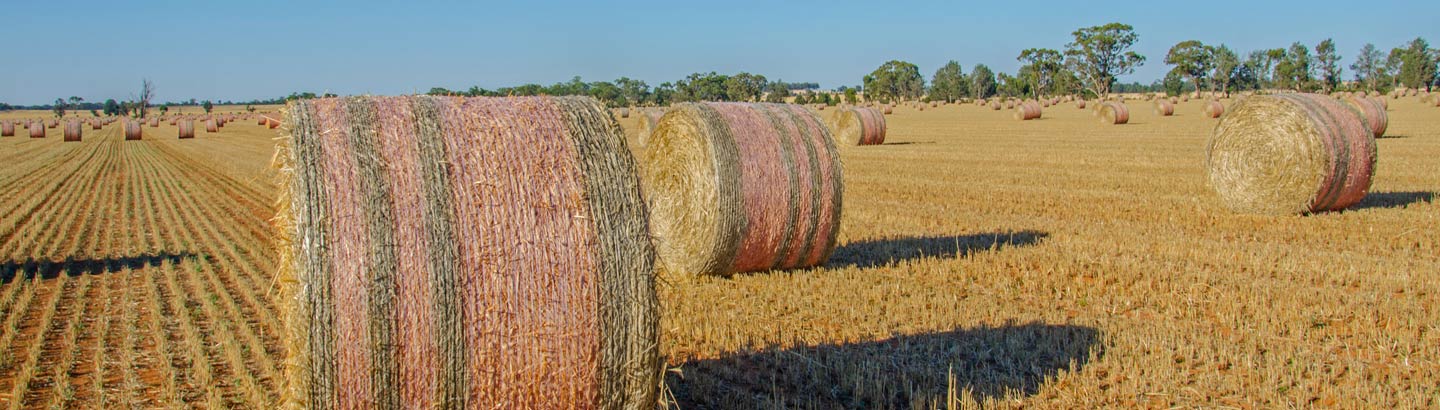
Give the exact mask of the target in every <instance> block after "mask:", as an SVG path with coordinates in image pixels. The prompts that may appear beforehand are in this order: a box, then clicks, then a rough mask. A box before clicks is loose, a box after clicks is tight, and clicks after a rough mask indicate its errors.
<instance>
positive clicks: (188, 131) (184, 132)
mask: <svg viewBox="0 0 1440 410" xmlns="http://www.w3.org/2000/svg"><path fill="white" fill-rule="evenodd" d="M177 125H178V126H179V127H180V139H188V138H195V120H188V119H187V120H180V122H179V123H178V124H177Z"/></svg>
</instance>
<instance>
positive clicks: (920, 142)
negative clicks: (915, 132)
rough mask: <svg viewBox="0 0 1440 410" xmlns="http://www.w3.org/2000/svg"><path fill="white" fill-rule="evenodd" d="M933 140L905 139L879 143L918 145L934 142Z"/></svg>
mask: <svg viewBox="0 0 1440 410" xmlns="http://www.w3.org/2000/svg"><path fill="white" fill-rule="evenodd" d="M934 143H935V141H905V142H882V143H880V145H919V144H934Z"/></svg>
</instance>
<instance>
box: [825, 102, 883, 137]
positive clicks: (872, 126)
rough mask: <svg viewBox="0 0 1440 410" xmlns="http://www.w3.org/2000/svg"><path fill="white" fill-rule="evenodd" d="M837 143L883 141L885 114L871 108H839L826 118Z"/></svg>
mask: <svg viewBox="0 0 1440 410" xmlns="http://www.w3.org/2000/svg"><path fill="white" fill-rule="evenodd" d="M825 122H826V125H828V126H829V127H830V133H831V134H834V136H835V141H836V144H837V145H840V146H855V145H879V144H883V143H885V115H884V114H881V113H880V111H876V110H875V109H873V108H859V107H854V108H841V109H838V110H835V112H834V113H833V114H830V117H829V118H826V121H825Z"/></svg>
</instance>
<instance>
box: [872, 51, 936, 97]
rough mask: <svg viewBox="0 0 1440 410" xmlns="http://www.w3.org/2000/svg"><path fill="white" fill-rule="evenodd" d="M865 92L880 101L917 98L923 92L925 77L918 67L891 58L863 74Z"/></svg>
mask: <svg viewBox="0 0 1440 410" xmlns="http://www.w3.org/2000/svg"><path fill="white" fill-rule="evenodd" d="M865 94H866V96H867V97H871V98H873V99H875V100H879V101H881V102H890V101H891V100H915V99H919V98H920V96H921V95H923V94H925V78H924V77H921V76H920V67H917V66H915V65H914V64H911V63H907V62H904V61H898V60H891V61H889V62H886V63H885V64H881V65H880V68H876V69H875V71H874V72H871V73H870V75H867V76H865Z"/></svg>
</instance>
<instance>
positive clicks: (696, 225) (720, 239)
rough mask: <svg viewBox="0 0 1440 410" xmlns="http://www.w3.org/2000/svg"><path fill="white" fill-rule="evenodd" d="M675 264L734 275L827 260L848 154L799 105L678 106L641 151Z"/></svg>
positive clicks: (669, 264)
mask: <svg viewBox="0 0 1440 410" xmlns="http://www.w3.org/2000/svg"><path fill="white" fill-rule="evenodd" d="M640 158H641V162H642V164H644V165H643V166H642V167H641V180H642V181H643V184H642V185H643V186H644V188H645V189H644V191H645V197H646V198H645V200H646V203H648V204H649V205H650V212H651V216H650V229H651V231H652V232H654V234H655V243H656V251H657V254H658V255H659V260H660V265H661V266H662V267H663V268H664V269H663V270H664V271H665V272H669V273H672V274H679V275H687V274H688V275H728V274H732V273H736V272H752V271H765V270H772V269H794V268H805V267H810V266H817V265H820V264H823V263H825V261H826V260H828V259H829V258H830V254H831V253H832V252H834V250H835V239H836V234H837V233H838V232H839V228H840V210H841V196H842V193H843V188H844V184H843V182H842V181H843V179H842V177H841V168H840V157H839V153H838V151H837V150H836V147H835V142H834V140H832V137H831V136H830V133H829V131H828V130H826V128H825V125H824V124H823V123H822V121H821V120H820V118H819V117H818V116H816V115H815V114H814V113H813V112H811V111H809V110H805V109H803V108H801V107H798V106H793V105H783V104H763V103H691V104H681V105H677V106H674V107H671V108H670V112H668V113H666V114H665V117H664V118H661V120H660V125H659V126H658V127H657V128H656V129H655V133H654V134H653V135H651V138H650V142H649V143H648V144H646V145H645V149H644V150H643V151H641V152H640Z"/></svg>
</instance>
